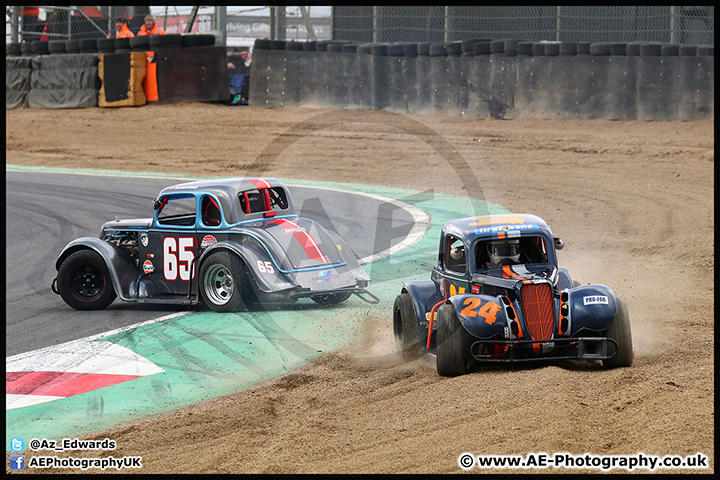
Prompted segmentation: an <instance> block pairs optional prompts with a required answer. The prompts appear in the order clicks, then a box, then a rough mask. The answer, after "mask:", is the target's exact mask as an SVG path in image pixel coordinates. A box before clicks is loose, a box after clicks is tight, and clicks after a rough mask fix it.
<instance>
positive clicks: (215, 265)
mask: <svg viewBox="0 0 720 480" xmlns="http://www.w3.org/2000/svg"><path fill="white" fill-rule="evenodd" d="M199 289H200V295H201V296H202V299H203V301H204V302H205V304H206V305H207V306H208V307H210V309H212V310H214V311H216V312H236V311H238V310H243V309H245V307H246V306H247V305H248V304H249V303H250V299H251V297H252V294H251V286H250V281H249V279H248V276H247V272H246V270H245V265H244V264H243V262H242V260H241V259H240V257H238V256H237V255H236V254H234V253H232V252H229V251H227V250H222V251H219V252H215V253H212V254H210V255H209V256H208V257H207V259H205V261H203V264H202V266H201V267H200V279H199Z"/></svg>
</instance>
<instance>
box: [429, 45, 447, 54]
mask: <svg viewBox="0 0 720 480" xmlns="http://www.w3.org/2000/svg"><path fill="white" fill-rule="evenodd" d="M428 55H430V56H431V57H445V56H447V43H433V44H431V45H430V49H429V50H428Z"/></svg>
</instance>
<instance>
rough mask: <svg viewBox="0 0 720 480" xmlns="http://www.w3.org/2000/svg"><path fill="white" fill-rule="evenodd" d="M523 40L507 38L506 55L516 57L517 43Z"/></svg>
mask: <svg viewBox="0 0 720 480" xmlns="http://www.w3.org/2000/svg"><path fill="white" fill-rule="evenodd" d="M521 41H522V40H515V39H514V38H508V39H506V40H505V47H504V48H505V56H506V57H515V56H517V45H518V43H520V42H521Z"/></svg>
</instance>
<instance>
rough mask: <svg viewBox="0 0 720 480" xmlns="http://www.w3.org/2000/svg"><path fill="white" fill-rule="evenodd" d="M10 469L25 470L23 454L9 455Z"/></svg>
mask: <svg viewBox="0 0 720 480" xmlns="http://www.w3.org/2000/svg"><path fill="white" fill-rule="evenodd" d="M10 470H25V455H10Z"/></svg>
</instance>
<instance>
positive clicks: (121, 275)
mask: <svg viewBox="0 0 720 480" xmlns="http://www.w3.org/2000/svg"><path fill="white" fill-rule="evenodd" d="M80 250H94V251H95V252H97V253H98V254H100V256H101V257H102V258H103V260H104V261H105V265H106V266H107V268H108V271H109V273H110V279H111V280H112V284H113V288H114V289H115V293H117V296H118V297H120V299H122V300H125V301H126V302H127V301H133V300H135V298H136V297H135V294H134V292H133V289H132V286H133V284H134V283H135V280H137V278H138V269H137V266H136V265H134V260H133V259H131V258H130V257H129V256H128V255H127V254H126V253H125V252H124V251H122V250H120V249H119V248H117V247H116V246H115V245H113V244H111V243H108V242H106V241H104V240H101V239H99V238H96V237H81V238H77V239H75V240H73V241H72V242H70V243H68V244H67V245H66V246H65V248H63V250H62V252H60V255H59V256H58V258H57V260H56V261H55V270H59V269H60V265H61V264H62V263H63V262H64V261H65V259H66V258H67V257H69V256H70V255H72V254H73V253H75V252H77V251H80Z"/></svg>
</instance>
